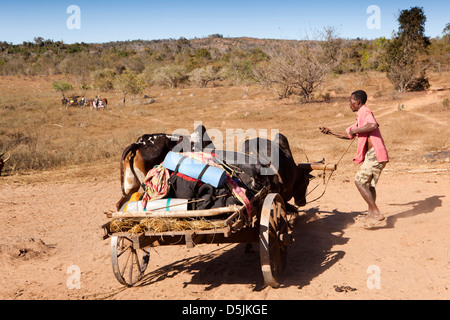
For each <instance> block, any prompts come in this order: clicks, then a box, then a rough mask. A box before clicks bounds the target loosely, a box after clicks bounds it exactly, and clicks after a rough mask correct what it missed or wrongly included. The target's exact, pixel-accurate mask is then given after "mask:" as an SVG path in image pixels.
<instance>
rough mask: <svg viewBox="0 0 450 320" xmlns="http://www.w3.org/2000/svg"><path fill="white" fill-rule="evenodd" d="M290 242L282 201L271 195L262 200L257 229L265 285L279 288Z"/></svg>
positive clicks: (278, 197)
mask: <svg viewBox="0 0 450 320" xmlns="http://www.w3.org/2000/svg"><path fill="white" fill-rule="evenodd" d="M291 241H292V240H291V235H290V233H289V223H288V220H287V217H286V212H285V207H284V202H283V199H282V198H281V196H280V195H279V194H277V193H271V194H269V195H268V196H267V197H266V199H265V200H264V204H263V207H262V210H261V219H260V228H259V252H260V259H261V270H262V273H263V276H264V283H265V285H267V286H271V287H278V286H279V283H280V278H281V275H282V273H283V271H284V269H285V267H286V256H287V247H288V245H289V243H290V242H291Z"/></svg>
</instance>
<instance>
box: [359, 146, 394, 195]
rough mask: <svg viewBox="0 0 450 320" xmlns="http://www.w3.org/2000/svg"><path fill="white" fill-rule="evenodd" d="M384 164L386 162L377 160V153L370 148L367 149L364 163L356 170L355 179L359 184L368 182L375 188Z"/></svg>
mask: <svg viewBox="0 0 450 320" xmlns="http://www.w3.org/2000/svg"><path fill="white" fill-rule="evenodd" d="M385 166H386V162H377V155H376V154H375V150H374V149H373V148H372V149H370V150H369V151H367V153H366V157H365V159H364V163H363V164H362V165H361V167H360V168H359V170H358V172H356V176H355V181H356V182H358V183H360V184H370V186H371V187H374V188H375V186H376V184H377V182H378V179H379V178H380V174H381V171H383V169H384V167H385Z"/></svg>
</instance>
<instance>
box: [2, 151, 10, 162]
mask: <svg viewBox="0 0 450 320" xmlns="http://www.w3.org/2000/svg"><path fill="white" fill-rule="evenodd" d="M5 154H6V152H4V153H2V154H1V155H0V158H1V157H3V155H5ZM10 158H11V154H10V153H9V152H8V158H7V159H6V160H3V163H6V161H8V160H9V159H10Z"/></svg>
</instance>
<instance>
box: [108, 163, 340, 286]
mask: <svg viewBox="0 0 450 320" xmlns="http://www.w3.org/2000/svg"><path fill="white" fill-rule="evenodd" d="M303 165H304V166H305V168H309V169H312V170H335V169H336V166H334V165H331V166H330V165H324V164H303ZM250 202H251V208H252V210H251V212H250V213H247V212H246V207H245V206H244V205H232V206H228V207H221V208H215V209H207V210H192V211H146V212H124V211H119V212H116V213H112V214H108V218H110V219H111V220H110V221H109V222H107V223H106V224H104V225H103V226H102V228H103V230H104V239H107V238H110V239H111V263H112V268H113V272H114V275H115V277H116V278H117V280H118V281H119V282H120V283H121V284H123V285H126V286H133V285H134V284H136V283H137V282H138V281H139V280H141V279H142V278H143V276H144V273H145V270H146V268H147V266H148V263H149V260H150V250H151V248H152V247H155V246H165V245H185V246H186V247H187V248H192V247H194V246H195V245H197V244H213V243H215V244H224V243H259V253H260V262H261V271H262V274H263V277H264V282H265V285H267V286H272V287H277V286H278V285H279V284H280V279H281V275H282V273H283V270H284V269H285V266H286V255H287V249H288V247H289V245H290V244H291V243H292V242H293V236H292V226H291V223H290V218H289V216H288V214H287V212H286V208H285V204H284V202H283V199H282V198H281V196H280V195H279V194H277V193H269V187H268V186H265V187H263V188H262V189H261V190H260V191H259V192H258V193H257V194H256V195H255V196H254V197H253V198H252V199H251V200H250ZM165 218H167V219H176V220H184V221H186V220H188V221H199V219H202V220H205V219H206V220H207V221H210V222H213V225H214V227H209V228H202V227H195V226H194V227H190V228H188V229H186V230H166V231H159V232H158V231H155V230H152V231H145V230H144V231H142V230H141V231H139V232H130V231H127V232H123V231H120V230H119V231H118V230H117V228H114V223H115V222H117V221H122V222H134V223H137V224H138V223H142V222H143V221H144V220H145V219H165ZM147 221H148V220H147Z"/></svg>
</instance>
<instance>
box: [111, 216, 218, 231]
mask: <svg viewBox="0 0 450 320" xmlns="http://www.w3.org/2000/svg"><path fill="white" fill-rule="evenodd" d="M223 227H225V223H224V221H223V220H206V219H189V220H187V219H171V218H147V219H143V220H141V221H136V220H132V219H113V220H111V223H110V230H111V231H112V232H129V233H134V234H136V233H142V232H152V233H160V232H167V231H171V232H176V231H184V230H214V229H218V228H223Z"/></svg>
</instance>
